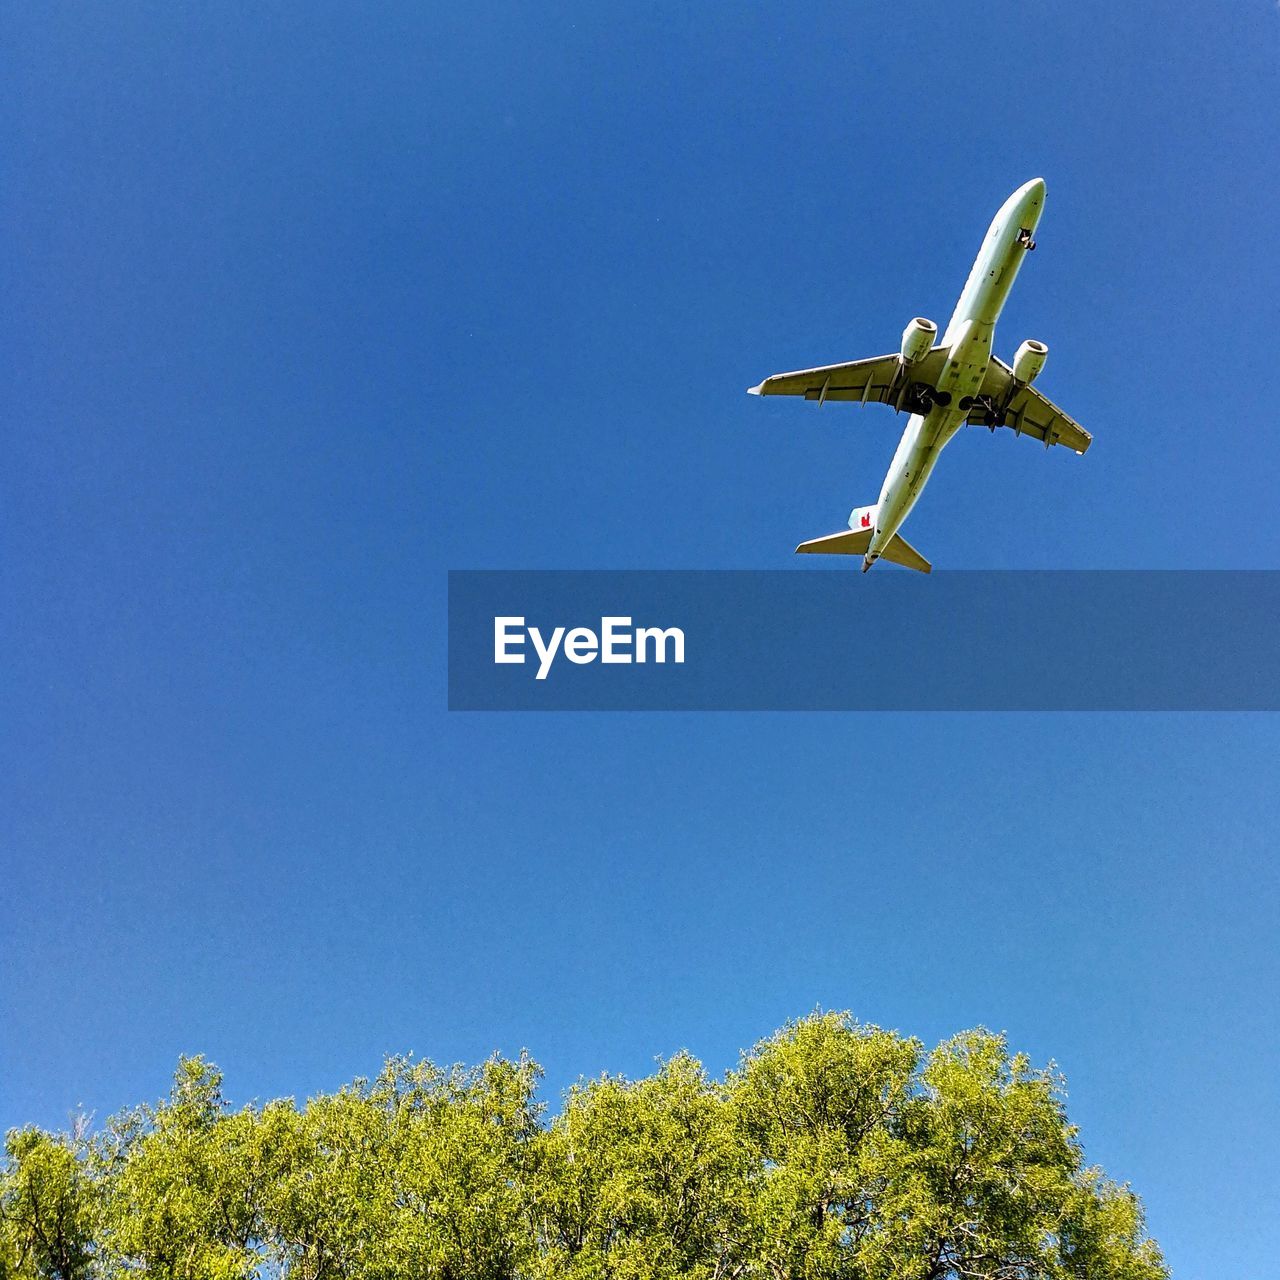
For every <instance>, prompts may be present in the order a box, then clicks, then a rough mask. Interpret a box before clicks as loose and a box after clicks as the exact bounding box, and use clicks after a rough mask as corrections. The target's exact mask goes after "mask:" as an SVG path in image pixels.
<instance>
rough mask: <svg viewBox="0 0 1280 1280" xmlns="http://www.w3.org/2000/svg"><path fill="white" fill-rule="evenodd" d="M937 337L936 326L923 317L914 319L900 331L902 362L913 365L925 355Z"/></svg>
mask: <svg viewBox="0 0 1280 1280" xmlns="http://www.w3.org/2000/svg"><path fill="white" fill-rule="evenodd" d="M937 336H938V326H937V325H936V324H934V323H933V321H932V320H926V319H925V318H924V316H916V318H915V319H914V320H913V321H912V322H911V323H910V324H909V325H907V327H906V328H905V329H903V331H902V362H903V364H914V363H915V362H916V361H917V360H919V359H920V357H921V356H923V355H926V354H927V353H928V352H929V350H930V348H932V346H933V340H934V338H936V337H937Z"/></svg>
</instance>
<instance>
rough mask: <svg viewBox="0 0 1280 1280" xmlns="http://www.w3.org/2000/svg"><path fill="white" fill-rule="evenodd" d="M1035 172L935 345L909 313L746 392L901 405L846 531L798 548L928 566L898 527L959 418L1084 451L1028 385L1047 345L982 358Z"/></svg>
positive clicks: (1029, 228) (1007, 206)
mask: <svg viewBox="0 0 1280 1280" xmlns="http://www.w3.org/2000/svg"><path fill="white" fill-rule="evenodd" d="M1044 193H1045V187H1044V179H1043V178H1032V180H1031V181H1030V182H1028V183H1025V184H1024V185H1023V186H1021V187H1019V188H1018V189H1017V191H1015V192H1014V193H1013V195H1011V196H1010V197H1009V198H1008V200H1006V201H1005V202H1004V204H1002V205H1001V206H1000V212H999V213H997V214H996V216H995V219H994V220H993V221H992V223H991V227H990V230H988V232H987V238H986V239H985V240H984V241H983V242H982V248H981V250H980V251H979V253H978V257H977V260H976V261H975V262H974V264H973V270H972V271H970V273H969V279H968V280H967V281H966V283H965V286H964V291H963V292H962V293H961V294H960V300H959V302H957V303H956V309H955V314H954V315H953V316H952V317H951V321H950V323H949V324H948V325H947V329H946V332H945V333H944V334H943V335H942V341H941V342H939V343H938V344H937V345H936V346H935V345H934V339H935V338H936V336H937V333H938V326H937V325H936V324H934V323H933V322H932V321H931V320H926V319H925V318H924V317H923V316H916V318H915V319H914V320H912V321H911V323H910V324H909V325H907V327H906V329H905V330H904V331H903V334H902V346H901V349H900V350H899V351H897V352H896V353H891V354H889V355H887V356H873V357H872V358H871V359H869V360H854V361H852V362H851V363H848V364H832V365H824V366H822V367H821V368H817V369H800V370H797V371H796V372H795V373H775V374H774V375H773V376H772V377H769V378H766V379H765V380H764V381H763V382H761V383H760V384H759V385H758V386H754V387H748V388H747V391H748V394H750V395H753V396H804V398H805V399H806V400H816V401H817V402H818V404H819V405H820V406H821V405H822V404H824V403H826V401H828V400H852V401H855V402H856V403H858V404H868V403H871V402H875V403H878V404H888V405H892V406H893V408H894V410H895V411H896V412H898V413H902V412H907V413H909V414H910V415H911V416H910V418H909V419H908V420H907V427H906V430H905V431H904V432H903V433H902V439H901V440H900V441H899V443H898V449H897V452H896V453H895V454H894V455H893V461H892V462H891V463H890V464H889V471H888V474H887V475H886V476H885V478H884V484H883V485H882V486H881V489H880V499H879V501H878V502H876V503H875V504H874V505H873V506H869V507H855V508H854V509H853V511H852V513H851V514H850V516H849V527H848V529H847V530H846V529H842V530H840V531H839V532H838V533H831V534H828V535H827V536H826V537H823V538H814V539H812V540H811V541H809V542H802V543H801V544H800V545H799V546H798V547H797V548H796V552H797V553H803V554H830V555H861V556H862V572H863V573H866V571H867V570H868V569H870V568H871V566H872V565H873V564H875V562H876V561H877V560H879V559H881V558H883V559H885V560H888V561H890V562H891V563H893V564H899V565H905V566H906V567H907V568H908V569H917V570H919V571H920V572H922V573H929V572H930V571H931V570H932V567H933V566H932V565H930V563H929V561H928V560H926V559H925V558H924V556H922V555H921V554H920V553H919V552H918V551H917V550H916V549H915V548H914V547H913V546H911V544H910V543H909V542H907V540H906V539H905V538H903V536H902V535H901V534H900V533H899V532H898V530H899V529H901V528H902V524H903V522H904V521H905V520H906V518H907V516H908V515H909V514H910V512H911V509H912V507H914V506H915V504H916V502H917V500H918V499H919V497H920V494H921V493H922V492H923V490H924V486H925V484H926V482H927V481H928V479H929V476H930V475H931V474H932V472H933V468H934V465H935V464H936V463H937V461H938V455H939V454H940V453H941V452H942V449H943V446H944V445H945V444H946V443H947V442H948V441H949V440H950V439H951V437H952V436H954V435H955V434H956V432H957V431H959V430H960V428H961V427H962V426H965V425H969V424H974V425H979V426H984V427H990V428H991V430H992V432H993V433H994V431H995V429H996V428H997V427H1011V428H1012V429H1013V430H1014V431H1015V432H1016V433H1017V434H1018V435H1026V436H1031V437H1032V438H1034V439H1036V440H1043V441H1044V445H1045V448H1046V449H1047V448H1048V447H1049V446H1050V445H1055V444H1061V445H1065V446H1066V447H1067V448H1069V449H1073V450H1075V452H1076V453H1080V454H1082V453H1084V452H1085V450H1086V449H1088V447H1089V445H1090V443H1091V442H1092V440H1093V437H1092V436H1091V435H1090V434H1089V433H1088V432H1087V431H1085V430H1084V428H1083V427H1081V426H1080V424H1079V423H1078V422H1076V421H1075V420H1074V419H1072V418H1069V417H1068V416H1067V415H1066V414H1065V413H1064V412H1063V411H1062V410H1061V409H1059V408H1058V406H1057V405H1056V404H1053V403H1052V402H1051V401H1050V400H1047V399H1046V398H1045V397H1044V396H1043V395H1041V394H1040V392H1039V391H1037V390H1036V389H1035V388H1034V387H1033V386H1032V385H1031V384H1032V383H1033V382H1034V381H1035V380H1036V377H1037V375H1038V374H1039V373H1040V371H1041V369H1043V368H1044V364H1045V359H1046V358H1047V356H1048V354H1049V348H1048V347H1046V346H1045V344H1044V343H1043V342H1035V341H1033V340H1030V339H1028V340H1027V341H1026V342H1024V343H1023V344H1022V345H1021V346H1020V347H1019V348H1018V350H1017V353H1016V354H1015V355H1014V357H1013V364H1012V365H1007V364H1005V363H1004V361H1003V360H1000V359H999V358H998V357H996V356H995V355H993V354H992V350H991V347H992V340H993V337H994V334H995V326H996V321H997V320H998V319H999V318H1000V312H1001V311H1002V310H1003V308H1004V304H1005V300H1006V299H1007V298H1008V296H1009V290H1010V289H1011V288H1012V287H1013V282H1014V279H1015V278H1016V276H1017V274H1018V268H1019V267H1021V265H1022V260H1023V258H1024V257H1025V255H1026V254H1028V253H1029V252H1031V250H1033V249H1034V248H1035V247H1036V242H1035V233H1036V227H1037V226H1038V225H1039V223H1040V215H1041V214H1042V213H1043V212H1044Z"/></svg>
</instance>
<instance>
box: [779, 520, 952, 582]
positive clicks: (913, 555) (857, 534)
mask: <svg viewBox="0 0 1280 1280" xmlns="http://www.w3.org/2000/svg"><path fill="white" fill-rule="evenodd" d="M875 523H876V509H875V507H855V508H854V510H853V512H852V513H851V514H850V516H849V527H848V529H841V530H840V532H839V533H829V534H827V536H826V537H825V538H811V539H810V540H809V541H808V542H802V543H801V544H800V545H799V546H798V547H797V548H796V554H797V555H836V556H862V555H866V553H867V548H868V547H870V546H871V539H872V537H873V536H874V534H875ZM880 555H881V557H882V558H883V559H885V560H889V561H892V562H893V563H894V564H900V565H903V566H904V567H906V568H908V569H915V570H917V571H918V572H919V573H931V572H932V570H933V566H932V565H931V564H930V563H929V562H928V561H927V560H926V559H925V558H924V556H922V555H921V554H920V553H919V552H918V551H917V550H916V549H915V547H913V546H912V545H911V544H910V543H909V542H908V541H907V540H906V539H905V538H904V537H903V536H902V535H901V534H897V533H895V534H894V535H893V537H892V538H891V539H890V540H889V544H888V546H886V547H885V549H884V550H883V551H882V552H881V553H880Z"/></svg>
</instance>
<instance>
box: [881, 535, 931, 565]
mask: <svg viewBox="0 0 1280 1280" xmlns="http://www.w3.org/2000/svg"><path fill="white" fill-rule="evenodd" d="M880 554H881V555H882V556H883V557H884V559H886V560H891V561H892V562H893V563H894V564H900V565H904V566H905V567H906V568H908V569H915V570H917V571H918V572H920V573H932V572H933V565H931V564H930V563H929V562H928V561H927V560H926V559H925V558H924V556H922V555H921V554H920V553H919V552H918V551H917V550H916V549H915V547H913V546H912V545H911V543H909V542H908V541H907V540H906V538H904V537H903V536H902V535H901V534H900V533H895V534H894V535H893V537H892V538H891V539H890V540H889V545H888V546H887V547H885V549H884V550H883V551H882V552H881V553H880Z"/></svg>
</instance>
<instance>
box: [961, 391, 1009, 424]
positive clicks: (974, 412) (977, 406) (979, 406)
mask: <svg viewBox="0 0 1280 1280" xmlns="http://www.w3.org/2000/svg"><path fill="white" fill-rule="evenodd" d="M969 421H970V422H976V423H978V424H980V425H981V426H984V427H990V428H991V430H992V431H994V430H995V429H996V428H997V427H1003V426H1004V414H1003V413H1002V412H1001V409H1000V406H999V405H998V404H997V403H996V400H995V397H994V396H974V397H973V405H972V407H971V409H970V411H969Z"/></svg>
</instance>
